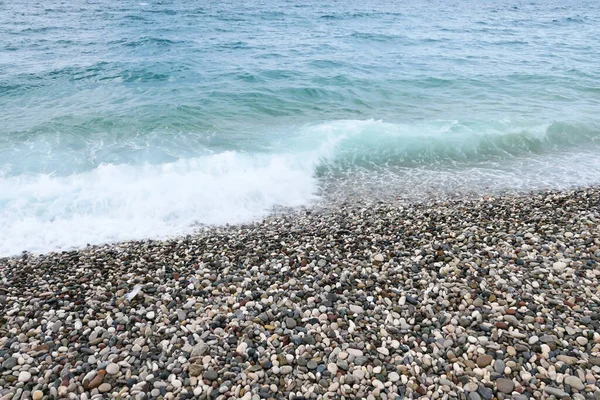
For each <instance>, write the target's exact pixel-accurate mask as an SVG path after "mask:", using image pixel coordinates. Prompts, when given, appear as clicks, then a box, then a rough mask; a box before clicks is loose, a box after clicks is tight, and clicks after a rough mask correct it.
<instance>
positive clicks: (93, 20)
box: [0, 0, 600, 256]
mask: <svg viewBox="0 0 600 400" xmlns="http://www.w3.org/2000/svg"><path fill="white" fill-rule="evenodd" d="M599 48H600V2H598V1H575V0H561V1H547V0H544V1H541V0H540V1H514V0H500V1H484V0H481V1H468V0H467V1H446V0H444V1H412V0H411V1H394V0H385V1H383V0H375V1H354V0H344V1H283V0H265V1H243V2H241V1H224V2H223V1H219V2H217V1H214V2H209V1H202V2H201V1H170V0H162V1H150V0H147V1H144V2H140V1H139V0H136V1H130V0H124V1H109V0H89V1H82V0H70V1H57V0H45V1H43V2H36V1H24V0H17V1H8V0H3V1H0V256H3V255H13V254H18V253H20V252H21V251H23V250H28V251H33V252H43V251H53V250H62V249H69V248H73V247H80V246H85V245H86V244H97V243H103V242H113V241H119V240H129V239H142V238H163V237H170V236H173V235H178V234H186V233H190V232H193V231H194V230H195V229H198V227H200V226H206V225H214V224H226V223H243V222H248V221H252V220H255V219H257V218H261V217H264V216H265V215H268V213H269V212H272V211H273V210H274V209H277V208H280V207H284V208H288V207H301V206H310V205H312V204H316V203H319V204H335V203H336V202H338V201H355V200H360V199H363V200H364V199H367V200H376V199H383V200H386V199H392V198H393V199H397V198H401V199H406V200H411V201H421V200H425V199H429V198H432V197H447V196H453V195H457V194H459V195H464V194H489V193H491V194H494V193H500V192H506V191H526V190H537V189H546V188H549V189H564V188H569V187H574V186H582V185H594V184H598V183H600V67H599V66H600V51H599Z"/></svg>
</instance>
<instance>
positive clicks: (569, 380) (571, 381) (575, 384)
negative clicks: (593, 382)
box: [565, 375, 585, 390]
mask: <svg viewBox="0 0 600 400" xmlns="http://www.w3.org/2000/svg"><path fill="white" fill-rule="evenodd" d="M565 383H566V384H567V385H569V386H571V387H572V388H575V389H577V390H583V389H585V385H584V384H583V382H582V381H581V379H579V378H578V377H576V376H572V375H569V376H566V377H565Z"/></svg>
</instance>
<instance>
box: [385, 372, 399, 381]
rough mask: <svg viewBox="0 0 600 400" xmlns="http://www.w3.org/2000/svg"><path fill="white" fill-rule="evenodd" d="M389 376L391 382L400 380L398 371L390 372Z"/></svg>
mask: <svg viewBox="0 0 600 400" xmlns="http://www.w3.org/2000/svg"><path fill="white" fill-rule="evenodd" d="M387 378H388V381H390V382H398V381H399V380H400V375H398V373H397V372H394V371H392V372H390V373H389V374H388V376H387Z"/></svg>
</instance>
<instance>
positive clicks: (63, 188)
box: [0, 152, 317, 255]
mask: <svg viewBox="0 0 600 400" xmlns="http://www.w3.org/2000/svg"><path fill="white" fill-rule="evenodd" d="M316 189H317V181H316V178H315V177H314V176H313V166H312V165H310V161H309V164H305V163H304V162H303V157H299V156H298V155H296V156H290V155H260V156H258V155H245V154H240V153H237V152H225V153H221V154H215V155H212V156H207V157H202V158H196V159H188V160H180V161H177V162H174V163H169V164H162V165H138V166H130V165H102V166H100V167H98V168H97V169H95V170H93V171H90V172H85V173H80V174H74V175H70V176H65V177H56V176H47V175H43V176H35V177H27V176H17V177H5V178H0V205H1V207H0V255H11V254H15V253H18V252H20V251H22V250H28V251H32V252H45V251H51V250H60V249H67V248H71V247H81V246H85V245H86V244H88V243H90V244H98V243H103V242H114V241H121V240H129V239H138V238H163V237H168V236H171V235H176V234H181V233H186V232H190V231H192V230H193V229H194V227H195V226H196V227H197V225H198V224H225V223H241V222H246V221H250V220H253V219H256V218H260V217H262V216H264V215H265V214H267V213H268V212H269V211H270V210H271V209H272V208H273V207H275V206H285V207H296V206H301V205H304V204H307V203H308V202H310V201H311V199H313V198H314V196H315V193H316Z"/></svg>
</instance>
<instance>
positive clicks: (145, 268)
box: [0, 188, 600, 400]
mask: <svg viewBox="0 0 600 400" xmlns="http://www.w3.org/2000/svg"><path fill="white" fill-rule="evenodd" d="M599 263H600V189H599V188H585V189H579V190H571V191H548V192H536V193H528V194H520V195H512V194H511V195H508V196H490V197H489V198H480V199H469V198H468V197H467V198H466V199H463V200H460V199H459V200H456V199H452V200H440V201H431V202H425V203H416V204H415V203H410V204H404V203H403V202H397V203H389V202H388V203H386V202H379V203H373V204H369V205H365V206H364V207H362V206H360V205H359V206H355V205H339V206H335V207H333V208H332V209H325V210H320V211H319V210H315V211H311V210H304V211H297V212H293V213H291V214H282V215H274V216H272V217H268V218H266V219H265V220H264V221H262V222H257V223H252V224H247V225H241V226H232V227H221V228H211V229H208V230H207V231H206V232H203V233H200V234H198V235H187V236H183V237H179V238H176V239H170V240H164V241H160V240H144V241H130V242H123V243H117V244H108V245H99V246H90V247H86V248H83V249H79V250H71V251H65V252H57V253H48V254H44V255H33V254H29V253H26V254H25V255H22V256H16V257H10V258H0V283H1V285H0V310H2V312H0V365H1V366H0V398H1V399H4V398H13V397H14V396H15V395H17V394H18V396H17V398H58V397H64V398H106V397H108V398H114V397H117V396H121V398H136V399H142V398H165V399H167V398H194V397H198V398H211V399H213V398H218V399H227V398H244V399H260V398H297V399H301V398H382V399H390V398H391V399H393V398H402V397H405V398H469V399H475V400H476V399H487V400H491V399H492V398H494V397H495V398H498V399H510V398H513V399H527V398H543V397H544V396H545V397H546V398H552V397H551V396H554V398H575V399H587V398H599V397H600V334H599V333H598V332H599V331H600V264H599ZM136 287H137V288H138V289H139V292H138V293H137V294H136V295H135V297H133V298H132V299H131V300H128V299H127V296H126V295H127V294H128V293H132V291H133V293H136V291H138V289H135V288H136ZM25 392H27V393H25Z"/></svg>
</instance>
